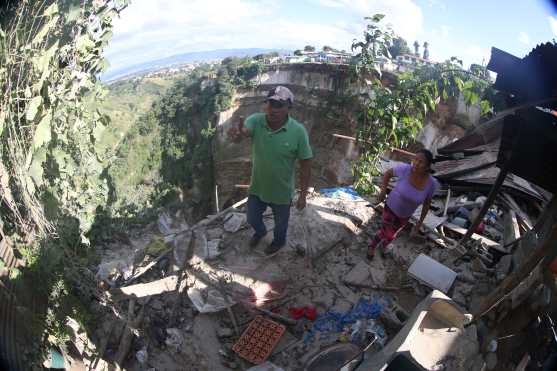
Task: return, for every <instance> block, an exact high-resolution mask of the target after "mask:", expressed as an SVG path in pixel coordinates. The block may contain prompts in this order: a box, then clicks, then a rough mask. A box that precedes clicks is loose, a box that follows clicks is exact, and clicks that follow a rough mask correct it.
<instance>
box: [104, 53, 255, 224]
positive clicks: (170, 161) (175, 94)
mask: <svg viewBox="0 0 557 371" xmlns="http://www.w3.org/2000/svg"><path fill="white" fill-rule="evenodd" d="M265 57H266V56H264V55H262V56H260V57H258V59H259V60H260V59H263V58H265ZM259 60H255V59H251V58H237V57H228V58H225V59H224V60H223V61H222V63H221V65H220V66H217V67H213V68H211V67H209V66H201V67H198V68H197V69H195V70H194V71H193V72H191V73H190V74H189V75H187V76H181V77H178V78H175V79H174V80H173V81H172V82H171V83H170V86H169V87H166V86H165V87H164V89H160V90H159V91H162V92H163V93H161V96H160V98H157V99H154V96H153V95H148V96H147V97H150V98H153V99H154V103H153V104H152V105H151V106H150V108H149V109H148V110H144V112H145V113H144V114H143V115H141V116H139V117H138V118H136V119H135V122H134V123H133V124H132V125H131V126H130V125H128V127H129V129H128V130H127V132H126V135H125V136H124V137H123V139H122V141H121V144H120V145H119V146H118V152H117V153H116V160H115V161H114V164H113V165H112V166H111V167H110V169H109V171H108V174H109V178H110V180H111V182H110V183H111V186H112V192H111V197H110V200H111V207H110V215H112V216H114V217H127V218H129V217H136V216H140V215H143V216H148V213H149V212H150V211H151V210H152V209H153V208H154V207H157V206H160V205H165V204H168V203H175V202H176V201H177V199H178V196H181V197H180V198H181V199H184V200H185V202H188V203H189V204H190V206H192V205H193V206H194V207H195V208H196V214H197V215H198V216H203V215H204V214H206V213H207V212H208V211H209V207H210V205H211V195H212V193H210V192H204V190H206V189H210V188H211V187H212V184H213V179H212V176H213V174H212V154H211V153H212V144H211V141H212V135H213V132H214V126H215V124H216V121H217V119H218V114H219V113H220V112H222V111H225V110H227V109H229V108H230V107H231V105H232V100H233V96H234V93H235V92H236V89H237V88H239V87H242V88H250V87H253V86H254V84H255V83H254V81H252V80H253V79H254V78H255V77H257V76H258V74H260V73H261V71H262V69H263V64H262V63H261V62H260V61H259ZM165 83H167V82H165ZM130 84H131V82H129V81H126V82H122V83H120V85H116V84H115V85H116V86H111V87H110V88H111V94H114V98H115V99H114V103H113V105H116V104H117V105H118V106H119V107H122V106H123V107H125V106H126V103H127V104H130V103H131V104H133V105H137V104H138V103H135V100H134V99H133V97H132V95H133V93H129V94H130V95H129V96H128V95H127V93H126V94H123V95H122V92H130ZM141 86H142V85H141V84H139V85H137V89H140V90H141V89H143V88H142V87H141ZM143 104H144V103H143ZM144 107H145V105H144ZM147 111H148V112H147ZM128 115H131V113H129V114H128ZM124 125H125V123H122V124H121V125H120V127H124ZM114 128H115V130H117V128H118V125H117V124H116V125H114ZM113 137H116V136H113ZM114 143H115V142H114ZM202 190H203V192H201V191H202Z"/></svg>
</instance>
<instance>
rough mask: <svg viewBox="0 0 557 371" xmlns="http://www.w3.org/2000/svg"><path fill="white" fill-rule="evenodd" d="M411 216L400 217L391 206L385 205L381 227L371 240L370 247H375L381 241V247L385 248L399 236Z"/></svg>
mask: <svg viewBox="0 0 557 371" xmlns="http://www.w3.org/2000/svg"><path fill="white" fill-rule="evenodd" d="M408 219H410V218H400V217H398V216H397V215H396V214H395V213H394V212H393V211H392V210H391V209H389V207H387V206H385V208H384V209H383V215H382V217H381V228H380V229H379V231H378V232H377V234H376V235H375V237H374V238H373V239H372V240H371V242H370V244H369V247H370V249H375V248H376V247H377V244H378V243H380V242H381V248H382V249H385V248H386V247H387V245H388V244H389V243H391V242H392V241H393V240H394V239H395V238H396V236H397V234H398V232H400V231H401V229H402V228H404V226H405V225H406V223H408Z"/></svg>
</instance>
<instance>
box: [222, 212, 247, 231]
mask: <svg viewBox="0 0 557 371" xmlns="http://www.w3.org/2000/svg"><path fill="white" fill-rule="evenodd" d="M245 223H246V214H244V213H229V214H228V215H227V216H226V217H225V220H224V230H225V231H227V232H229V233H235V232H237V231H238V230H239V229H240V227H242V225H243V224H245Z"/></svg>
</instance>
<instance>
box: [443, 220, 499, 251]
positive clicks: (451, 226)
mask: <svg viewBox="0 0 557 371" xmlns="http://www.w3.org/2000/svg"><path fill="white" fill-rule="evenodd" d="M443 226H444V227H446V228H447V229H449V230H451V231H453V232H455V233H458V234H460V235H463V236H464V235H465V234H466V228H462V227H460V226H458V225H455V224H453V223H450V222H445V223H443ZM470 238H472V239H473V240H476V241H478V240H480V241H482V242H483V243H485V244H486V245H487V246H489V247H493V248H494V249H496V250H499V251H501V252H505V251H503V248H502V247H501V245H500V244H498V243H497V242H495V241H493V240H490V239H489V238H487V237H484V236H482V235H479V234H477V233H473V234H472V235H471V236H470Z"/></svg>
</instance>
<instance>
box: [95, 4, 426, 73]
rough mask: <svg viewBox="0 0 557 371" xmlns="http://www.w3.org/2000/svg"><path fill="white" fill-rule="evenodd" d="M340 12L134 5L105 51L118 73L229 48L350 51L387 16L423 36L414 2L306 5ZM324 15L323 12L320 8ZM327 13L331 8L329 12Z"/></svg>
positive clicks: (409, 33)
mask: <svg viewBox="0 0 557 371" xmlns="http://www.w3.org/2000/svg"><path fill="white" fill-rule="evenodd" d="M307 1H310V2H312V3H313V4H315V5H316V6H321V7H327V8H329V10H330V9H331V8H334V9H338V10H335V11H334V13H335V14H336V12H338V13H339V14H340V13H342V17H338V18H339V19H338V21H336V22H335V21H333V22H330V21H328V22H327V21H321V20H320V18H318V17H313V18H310V17H308V20H307V21H304V22H300V21H299V20H298V19H290V18H288V19H287V18H286V17H284V16H282V15H281V14H283V12H281V6H284V3H281V2H277V1H274V0H258V1H253V0H188V1H183V0H158V1H152V0H134V1H132V2H131V4H130V5H129V7H128V8H126V9H125V10H124V11H123V12H122V13H121V18H119V19H117V20H115V23H114V30H113V32H114V37H113V39H112V41H111V43H110V44H109V47H108V49H107V50H106V53H105V54H106V56H107V57H108V60H109V61H110V63H111V65H112V68H113V69H118V68H121V67H123V66H126V65H133V64H137V63H141V62H144V61H148V60H154V59H159V58H164V57H168V56H171V55H174V54H179V53H184V52H190V51H203V50H213V49H226V48H285V49H295V48H299V47H301V46H303V45H306V44H311V45H315V46H317V47H320V46H323V45H325V44H327V45H331V46H333V47H335V48H339V49H346V50H349V49H350V45H351V43H352V40H353V39H354V38H361V35H362V30H363V29H364V28H365V24H366V22H365V21H364V17H366V16H371V15H373V14H375V13H383V14H386V15H387V17H386V18H385V20H384V21H385V22H386V23H389V24H392V25H393V28H394V30H395V31H396V32H397V33H398V34H399V35H401V36H403V37H404V38H406V39H407V40H409V41H410V43H411V42H412V41H413V40H415V39H416V38H417V37H418V35H419V34H420V33H422V32H423V29H422V27H423V15H422V11H421V9H420V7H418V6H417V5H416V4H415V3H414V2H413V1H412V0H400V1H396V2H391V1H389V0H307ZM317 10H323V9H317ZM325 10H327V9H325Z"/></svg>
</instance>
